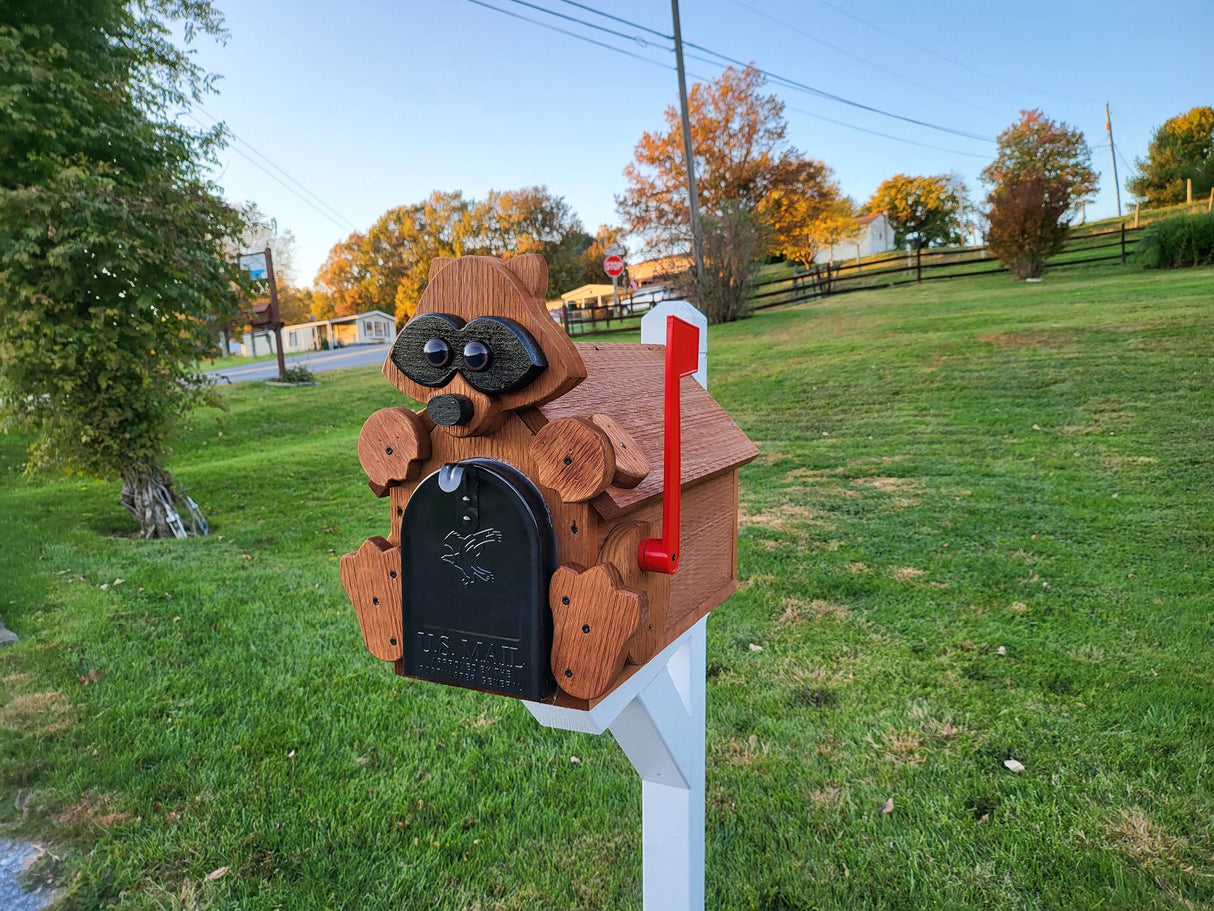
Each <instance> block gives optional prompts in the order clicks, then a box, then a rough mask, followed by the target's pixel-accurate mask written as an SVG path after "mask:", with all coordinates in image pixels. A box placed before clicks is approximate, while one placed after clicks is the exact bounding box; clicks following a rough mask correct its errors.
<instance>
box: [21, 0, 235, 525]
mask: <svg viewBox="0 0 1214 911" xmlns="http://www.w3.org/2000/svg"><path fill="white" fill-rule="evenodd" d="M172 28H183V29H184V31H185V33H186V35H187V36H189V37H192V36H193V35H195V34H196V33H204V34H210V35H215V36H222V34H223V23H222V19H221V17H220V16H219V14H218V13H217V12H216V11H215V10H214V9H213V8H212V7H211V5H210V4H209V2H207V0H140V2H137V3H136V2H130V3H128V2H124V0H88V2H71V0H7V2H6V3H5V4H4V5H3V6H2V7H0V61H3V63H2V65H0V300H2V301H3V306H2V307H0V403H2V404H0V420H2V421H3V423H4V426H5V427H6V428H8V427H14V428H18V429H21V430H24V431H26V432H30V433H31V434H33V438H34V442H33V445H32V446H31V449H30V458H29V462H28V465H27V470H31V471H33V470H37V469H45V468H62V469H66V470H69V471H73V472H83V473H85V474H89V475H94V476H99V477H114V476H117V477H120V478H121V479H122V490H121V502H122V505H123V506H125V507H126V508H127V509H128V510H130V511H131V513H132V514H133V515H134V516H135V518H136V519H137V520H138V522H139V529H140V534H142V535H143V536H145V537H160V536H169V535H174V536H178V537H180V536H184V535H185V533H186V528H185V525H186V523H183V521H182V519H181V516H180V515H179V513H178V511H177V507H178V506H179V505H180V504H182V503H188V504H189V505H192V501H188V500H187V499H186V498H183V496H182V495H181V494H180V493H179V492H178V491H177V490H176V489H175V486H174V482H173V479H172V477H171V475H170V474H169V473H168V471H167V470H166V467H165V466H166V464H167V461H168V459H169V457H170V455H171V449H170V433H171V430H172V428H173V426H174V421H175V419H176V417H177V415H178V414H179V413H180V412H181V411H182V410H184V409H187V408H189V407H191V406H194V405H197V404H199V403H200V402H203V401H204V400H208V399H209V397H208V392H207V386H206V383H205V381H204V379H203V378H202V377H200V376H199V375H197V374H196V373H195V371H194V368H193V365H194V364H195V363H197V362H198V361H199V360H200V359H202V358H204V357H206V356H208V355H210V354H212V353H213V351H214V337H213V335H212V334H211V331H210V328H211V325H213V323H214V321H216V320H219V321H220V322H222V321H225V320H226V319H228V318H230V317H231V316H233V315H234V314H235V313H236V312H237V310H238V295H237V293H236V289H237V284H236V283H237V282H238V281H239V280H240V279H239V272H238V269H237V266H236V264H235V263H234V262H233V260H232V258H231V257H230V256H229V255H228V251H229V250H230V249H231V246H232V245H234V244H235V242H236V240H237V238H238V237H239V235H240V232H241V230H242V229H243V227H244V225H243V222H242V219H241V217H240V214H239V212H237V211H236V210H235V209H233V208H232V207H230V206H228V205H226V204H225V203H224V202H223V201H222V200H221V199H220V198H219V197H218V196H217V195H216V192H215V190H216V188H215V187H214V186H213V185H212V184H210V183H209V182H208V181H207V180H206V178H205V172H204V167H205V165H206V164H207V162H208V157H209V156H210V155H211V154H212V153H213V151H214V149H215V148H216V147H217V145H218V144H219V143H220V142H221V141H222V134H221V132H220V131H218V130H215V131H208V132H203V133H196V132H192V131H191V130H189V129H187V128H186V127H184V126H182V125H181V124H180V122H179V121H178V120H177V118H176V117H175V116H174V115H175V113H176V112H178V111H180V110H182V109H188V108H189V105H190V104H191V103H192V102H193V101H195V100H198V99H199V98H200V97H201V96H202V94H203V93H204V92H206V91H207V90H208V88H209V85H210V82H209V78H208V77H207V76H206V74H205V73H203V72H202V71H201V70H200V69H199V68H198V67H197V66H196V65H195V64H194V63H193V62H192V61H191V60H190V58H189V56H188V54H187V53H186V52H185V51H184V50H181V49H179V48H178V47H177V46H175V45H174V43H173V41H172V40H171V37H170V36H171V31H170V30H171V29H172ZM195 521H196V523H197V524H201V516H197V515H196V514H195Z"/></svg>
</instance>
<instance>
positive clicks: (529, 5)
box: [482, 0, 674, 50]
mask: <svg viewBox="0 0 1214 911" xmlns="http://www.w3.org/2000/svg"><path fill="white" fill-rule="evenodd" d="M510 2H511V3H517V4H518V5H519V6H525V7H527V8H528V9H533V10H536V11H538V12H541V13H547V14H548V15H549V16H555V17H556V18H557V19H564V20H565V21H566V22H576V23H578V24H579V25H585V26H588V27H589V28H593V29H597V30H598V31H600V32H605V33H607V34H608V35H615V36H616V37H617V38H623V39H625V40H627V41H635V42H636V43H637V44H639V45H640V46H641V47H649V44H648V43H647V42H646V41H645V39H644V38H639V37H637V36H636V35H625V34H624V33H623V32H617V31H616V30H615V29H610V28H607V26H605V25H595V24H594V23H593V22H587V21H586V20H585V19H579V18H577V17H576V16H568V15H566V14H565V13H558V12H557V11H556V10H552V9H548V8H547V7H546V6H539V5H538V4H535V3H528V2H527V0H510ZM482 5H485V4H482ZM573 5H574V6H577V7H579V8H581V9H589V7H586V6H582V4H580V3H574V4H573ZM592 12H593V10H592ZM600 15H603V16H605V17H606V18H609V19H615V20H617V21H619V22H626V23H627V24H628V25H631V26H633V27H634V28H641V27H642V26H638V25H637V24H636V23H635V22H627V20H625V19H619V18H618V17H616V16H607V15H606V14H605V13H600ZM646 31H652V30H651V29H646ZM654 34H657V35H660V36H661V37H663V38H665V37H666V36H665V35H661V33H660V32H654ZM668 40H674V39H668ZM667 50H669V48H667Z"/></svg>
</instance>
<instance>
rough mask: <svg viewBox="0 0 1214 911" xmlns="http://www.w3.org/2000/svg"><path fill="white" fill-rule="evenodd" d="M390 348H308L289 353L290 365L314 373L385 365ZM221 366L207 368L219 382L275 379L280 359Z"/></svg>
mask: <svg viewBox="0 0 1214 911" xmlns="http://www.w3.org/2000/svg"><path fill="white" fill-rule="evenodd" d="M389 350H390V348H389V346H388V345H351V346H350V347H348V348H334V349H332V350H330V351H308V352H305V353H304V354H289V355H287V356H286V364H287V366H288V367H297V366H300V365H303V366H305V367H307V368H308V369H309V370H311V371H312V372H313V373H321V372H323V371H325V370H341V369H342V368H344V367H366V366H369V365H371V364H382V363H383V362H384V358H386V357H387V356H388V351H389ZM216 363H218V364H219V365H220V366H218V367H216V368H214V369H213V370H207V371H205V373H206V375H207V376H210V377H214V378H215V379H216V380H218V381H219V382H220V383H223V382H225V381H226V382H229V383H247V382H249V381H250V380H272V379H275V378H276V377H277V376H278V361H259V362H257V363H255V364H240V363H236V362H235V361H234V360H233V362H232V365H231V366H226V365H224V362H223V361H217V362H216Z"/></svg>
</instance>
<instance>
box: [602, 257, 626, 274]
mask: <svg viewBox="0 0 1214 911" xmlns="http://www.w3.org/2000/svg"><path fill="white" fill-rule="evenodd" d="M603 271H604V272H606V273H607V274H608V275H610V276H611V277H612V278H618V277H619V276H621V275H623V274H624V260H623V259H621V258H620V257H618V256H616V255H615V254H614V253H613V254H612V255H611V256H608V257H607V258H606V259H605V260H603Z"/></svg>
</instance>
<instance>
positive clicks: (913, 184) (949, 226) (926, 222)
mask: <svg viewBox="0 0 1214 911" xmlns="http://www.w3.org/2000/svg"><path fill="white" fill-rule="evenodd" d="M966 192H967V191H966V189H965V184H963V183H962V182H961V181H960V179H958V178H957V177H956V176H955V175H952V174H936V175H934V176H931V177H910V176H907V175H906V174H895V175H894V176H893V177H891V178H889V179H888V180H885V181H882V183H881V185H880V186H879V187H877V189H876V191H875V192H874V193H873V195H872V196H871V197H870V198H869V200H868V202H867V203H865V204H864V212H865V213H866V214H872V213H876V212H884V213H885V216H886V217H887V218H888V219H889V223H890V226H891V227H892V228H893V229H894V244H895V245H896V246H899V247H901V246H902V245H903V244H905V243H907V242H908V241H909V242H912V243H913V244H914V245H915V248H916V249H922V248H924V247H930V246H931V245H932V244H957V243H960V242H961V225H962V220H963V218H964V215H965V209H966V205H967V203H966Z"/></svg>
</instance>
